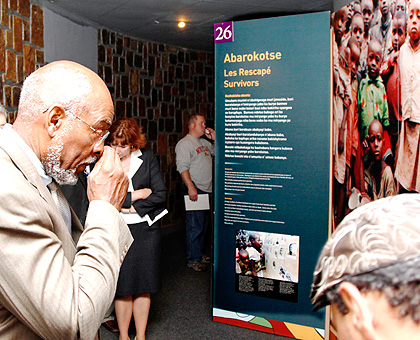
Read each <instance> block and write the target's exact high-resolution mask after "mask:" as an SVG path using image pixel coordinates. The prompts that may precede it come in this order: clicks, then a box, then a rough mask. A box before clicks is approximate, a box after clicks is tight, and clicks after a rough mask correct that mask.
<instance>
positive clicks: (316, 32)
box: [213, 12, 332, 339]
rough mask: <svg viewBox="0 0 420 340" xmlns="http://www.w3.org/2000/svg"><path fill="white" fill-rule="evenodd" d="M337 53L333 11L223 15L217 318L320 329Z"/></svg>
mask: <svg viewBox="0 0 420 340" xmlns="http://www.w3.org/2000/svg"><path fill="white" fill-rule="evenodd" d="M331 65H332V61H331V32H330V13H329V12H322V13H314V14H304V15H296V16H287V17H279V18H269V19H260V20H250V21H242V22H226V23H220V24H215V92H216V131H217V142H216V160H215V164H216V166H215V169H216V170H215V203H214V207H215V230H214V274H213V319H214V320H215V321H218V322H224V323H228V324H232V325H236V326H241V327H247V328H252V329H257V330H261V331H265V332H270V333H274V334H279V335H283V336H288V337H291V338H297V339H322V338H323V337H324V331H323V329H324V324H325V321H324V312H323V311H321V312H316V313H314V312H312V306H311V301H310V299H309V293H310V287H311V283H312V273H313V270H314V268H315V265H316V260H317V258H318V255H319V252H320V250H321V248H322V246H323V244H324V243H325V241H326V240H327V237H328V228H329V221H330V218H329V216H330V215H329V214H330V209H329V207H330V204H329V197H330V181H331V170H330V164H331V159H330V158H331V147H330V144H331V143H330V141H331V138H330V136H331Z"/></svg>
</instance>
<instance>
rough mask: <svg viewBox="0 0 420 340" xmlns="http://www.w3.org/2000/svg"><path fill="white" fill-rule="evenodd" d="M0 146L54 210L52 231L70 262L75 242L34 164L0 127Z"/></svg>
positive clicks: (73, 253)
mask: <svg viewBox="0 0 420 340" xmlns="http://www.w3.org/2000/svg"><path fill="white" fill-rule="evenodd" d="M0 148H2V149H3V150H4V151H5V152H6V153H7V154H8V156H9V157H10V159H11V160H12V161H13V163H14V164H15V165H16V168H18V169H19V171H21V172H22V174H23V175H24V176H25V178H26V180H27V181H28V182H29V183H30V184H31V185H33V186H34V187H35V188H36V189H37V190H38V192H39V195H40V197H41V198H42V199H44V200H45V201H47V203H48V204H49V205H50V206H51V209H52V210H53V211H54V214H53V215H51V219H52V221H53V228H54V229H53V230H52V232H54V233H55V234H56V235H57V237H58V238H59V239H60V241H61V242H62V244H63V250H64V254H65V256H66V258H67V259H68V260H69V262H70V263H72V262H73V259H74V255H75V254H76V248H75V243H74V242H73V240H72V238H71V235H70V234H69V232H68V230H67V227H66V225H65V223H64V220H63V218H62V217H61V214H60V212H59V211H58V208H57V206H56V205H55V203H54V200H53V198H52V196H51V193H50V192H49V190H48V188H47V187H46V186H45V184H44V182H43V181H42V179H41V177H40V176H39V174H38V172H37V171H36V169H35V167H34V165H33V164H32V162H31V161H30V160H29V158H28V157H27V156H26V154H25V152H24V151H23V150H22V149H21V148H20V147H19V146H18V145H17V144H16V143H15V142H14V139H13V136H11V135H10V133H9V132H8V131H7V130H5V129H1V133H0ZM73 214H74V212H72V221H73V220H74V218H73ZM72 224H73V222H72ZM79 225H80V222H79Z"/></svg>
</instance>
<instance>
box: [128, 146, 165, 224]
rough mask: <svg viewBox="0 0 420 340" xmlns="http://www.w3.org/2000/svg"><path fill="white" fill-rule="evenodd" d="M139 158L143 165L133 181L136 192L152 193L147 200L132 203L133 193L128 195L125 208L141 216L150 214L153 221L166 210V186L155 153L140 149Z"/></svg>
mask: <svg viewBox="0 0 420 340" xmlns="http://www.w3.org/2000/svg"><path fill="white" fill-rule="evenodd" d="M140 151H141V153H142V154H141V156H140V157H139V158H140V159H141V160H142V161H143V163H142V164H141V166H140V168H139V169H138V170H137V172H136V173H135V174H134V176H133V178H132V179H131V181H132V182H133V188H134V190H137V189H144V188H149V189H151V190H152V193H151V194H150V196H149V197H147V198H146V199H140V200H137V201H135V202H134V203H131V192H128V193H127V196H126V198H125V202H124V204H123V208H130V207H131V206H133V207H134V209H136V211H137V213H138V214H139V215H140V216H144V215H146V214H148V215H149V216H150V218H151V219H152V220H153V219H154V218H155V217H156V216H157V215H159V214H160V213H161V212H162V211H163V210H165V208H166V205H165V203H166V186H165V182H164V181H163V178H162V174H161V173H160V168H159V162H158V160H157V158H156V156H155V155H154V154H153V151H152V150H150V149H140Z"/></svg>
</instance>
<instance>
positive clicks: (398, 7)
mask: <svg viewBox="0 0 420 340" xmlns="http://www.w3.org/2000/svg"><path fill="white" fill-rule="evenodd" d="M405 7H406V6H405V0H397V1H395V13H397V12H403V13H405Z"/></svg>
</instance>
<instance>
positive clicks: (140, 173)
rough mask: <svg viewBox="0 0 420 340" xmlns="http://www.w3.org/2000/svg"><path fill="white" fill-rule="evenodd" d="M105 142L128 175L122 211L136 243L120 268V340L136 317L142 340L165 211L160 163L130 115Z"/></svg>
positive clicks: (117, 123) (156, 272)
mask: <svg viewBox="0 0 420 340" xmlns="http://www.w3.org/2000/svg"><path fill="white" fill-rule="evenodd" d="M109 131H110V135H109V139H108V143H109V144H110V146H111V147H112V148H113V149H115V151H116V152H117V154H118V156H119V157H120V160H121V163H122V166H123V169H124V170H125V172H126V173H127V175H128V177H129V179H130V186H129V189H128V193H127V197H126V200H125V203H124V205H123V209H122V210H121V214H122V216H123V217H124V220H125V221H126V222H127V224H128V226H129V228H130V230H131V233H132V235H133V237H134V243H133V244H132V246H131V248H130V250H129V251H128V253H127V255H126V257H125V259H124V262H123V264H122V266H121V271H120V276H119V278H118V284H117V292H116V295H115V313H116V316H117V321H118V328H119V330H120V340H128V339H129V337H128V328H129V326H130V321H131V317H132V316H134V321H135V325H136V339H137V340H145V339H146V337H145V333H146V326H147V319H148V315H149V309H150V294H151V293H154V292H156V291H157V290H158V289H159V287H160V274H159V270H160V229H159V228H160V219H161V218H162V217H163V216H164V215H165V214H166V213H167V212H168V211H167V210H166V209H165V202H166V187H165V183H164V182H163V178H162V175H161V173H160V169H159V163H158V161H157V159H156V157H155V155H154V154H153V152H152V151H151V150H149V149H144V146H145V145H146V137H145V135H144V134H143V133H142V131H141V128H139V126H138V124H137V122H136V121H135V120H134V119H132V118H124V119H119V120H117V121H115V122H114V123H113V125H112V126H111V128H110V130H109Z"/></svg>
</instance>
